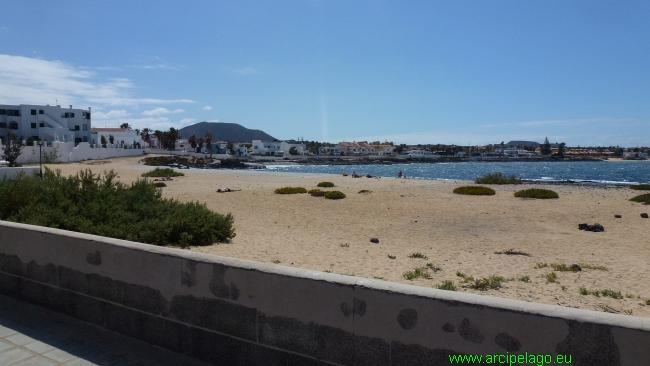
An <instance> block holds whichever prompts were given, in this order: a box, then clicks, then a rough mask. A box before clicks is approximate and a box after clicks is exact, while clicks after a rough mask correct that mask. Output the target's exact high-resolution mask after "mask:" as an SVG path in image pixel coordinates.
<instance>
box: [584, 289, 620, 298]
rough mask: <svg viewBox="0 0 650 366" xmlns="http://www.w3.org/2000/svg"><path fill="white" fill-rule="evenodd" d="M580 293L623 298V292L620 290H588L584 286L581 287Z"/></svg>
mask: <svg viewBox="0 0 650 366" xmlns="http://www.w3.org/2000/svg"><path fill="white" fill-rule="evenodd" d="M580 295H594V296H598V297H600V296H605V297H611V298H612V299H622V298H623V294H621V292H620V291H613V290H591V291H590V290H587V289H586V288H584V287H580Z"/></svg>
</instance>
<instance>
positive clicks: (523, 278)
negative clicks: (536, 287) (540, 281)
mask: <svg viewBox="0 0 650 366" xmlns="http://www.w3.org/2000/svg"><path fill="white" fill-rule="evenodd" d="M518 280H519V281H521V282H526V283H528V282H530V276H521V277H519V278H518Z"/></svg>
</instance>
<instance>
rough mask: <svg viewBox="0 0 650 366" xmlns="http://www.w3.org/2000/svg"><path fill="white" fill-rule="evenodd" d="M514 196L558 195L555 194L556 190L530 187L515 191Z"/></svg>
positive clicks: (542, 196) (552, 196)
mask: <svg viewBox="0 0 650 366" xmlns="http://www.w3.org/2000/svg"><path fill="white" fill-rule="evenodd" d="M515 197H520V198H537V199H551V198H559V197H560V196H559V195H558V194H557V192H554V191H551V190H550V189H542V188H530V189H524V190H523V191H518V192H515Z"/></svg>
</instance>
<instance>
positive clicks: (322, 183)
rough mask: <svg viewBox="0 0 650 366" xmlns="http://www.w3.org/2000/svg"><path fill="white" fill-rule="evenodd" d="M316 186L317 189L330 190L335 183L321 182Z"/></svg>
mask: <svg viewBox="0 0 650 366" xmlns="http://www.w3.org/2000/svg"><path fill="white" fill-rule="evenodd" d="M316 186H317V187H323V188H328V187H334V183H332V182H320V183H318V184H317V185H316Z"/></svg>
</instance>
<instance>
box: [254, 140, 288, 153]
mask: <svg viewBox="0 0 650 366" xmlns="http://www.w3.org/2000/svg"><path fill="white" fill-rule="evenodd" d="M283 153H284V152H283V151H282V142H280V141H277V142H276V141H262V140H253V151H252V153H251V154H252V155H271V156H277V155H283Z"/></svg>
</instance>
